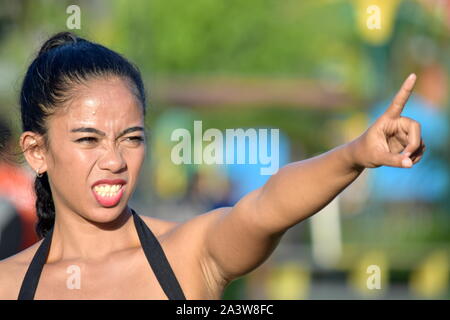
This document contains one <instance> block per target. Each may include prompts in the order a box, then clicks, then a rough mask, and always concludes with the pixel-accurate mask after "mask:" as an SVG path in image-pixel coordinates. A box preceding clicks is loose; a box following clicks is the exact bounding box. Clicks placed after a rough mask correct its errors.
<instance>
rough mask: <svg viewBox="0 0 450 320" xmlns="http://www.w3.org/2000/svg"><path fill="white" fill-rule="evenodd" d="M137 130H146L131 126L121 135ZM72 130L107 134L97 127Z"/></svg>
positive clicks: (74, 130) (101, 134)
mask: <svg viewBox="0 0 450 320" xmlns="http://www.w3.org/2000/svg"><path fill="white" fill-rule="evenodd" d="M135 131H145V130H144V128H143V127H130V128H128V129H125V130H123V131H122V132H121V133H120V134H119V137H121V136H123V135H126V134H128V133H131V132H135ZM70 132H90V133H96V134H98V135H100V136H103V137H104V136H106V133H104V132H103V131H100V130H98V129H95V128H86V127H81V128H76V129H72V130H70Z"/></svg>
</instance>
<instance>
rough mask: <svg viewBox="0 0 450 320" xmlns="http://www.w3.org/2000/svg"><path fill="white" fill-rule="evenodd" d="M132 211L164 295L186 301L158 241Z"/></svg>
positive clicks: (144, 247)
mask: <svg viewBox="0 0 450 320" xmlns="http://www.w3.org/2000/svg"><path fill="white" fill-rule="evenodd" d="M131 211H132V213H133V218H134V224H135V225H136V229H137V233H138V235H139V239H140V241H141V245H142V248H143V250H144V253H145V256H146V257H147V260H148V262H149V264H150V266H151V268H152V270H153V272H154V274H155V276H156V278H157V279H158V281H159V284H160V286H161V288H162V289H163V290H164V293H165V294H166V295H167V297H168V298H169V300H186V297H185V296H184V293H183V290H182V289H181V286H180V284H179V283H178V280H177V278H176V277H175V274H174V273H173V270H172V268H171V266H170V264H169V261H168V260H167V257H166V255H165V254H164V251H163V249H162V247H161V244H160V243H159V242H158V239H157V238H156V237H155V235H154V234H153V233H152V231H151V230H150V228H149V227H148V226H147V225H146V223H145V222H144V221H143V220H142V219H141V218H140V217H139V215H138V214H136V212H135V211H134V210H133V209H131Z"/></svg>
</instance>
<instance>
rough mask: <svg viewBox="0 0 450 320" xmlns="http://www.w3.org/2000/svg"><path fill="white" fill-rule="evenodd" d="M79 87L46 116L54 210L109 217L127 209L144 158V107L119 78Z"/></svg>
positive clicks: (104, 219) (106, 219)
mask: <svg viewBox="0 0 450 320" xmlns="http://www.w3.org/2000/svg"><path fill="white" fill-rule="evenodd" d="M77 89H78V90H76V94H75V95H74V97H73V98H72V99H71V100H70V102H68V105H67V107H66V108H61V109H60V110H58V111H57V112H56V113H55V114H53V115H52V116H50V117H49V118H48V121H47V128H48V138H49V150H48V151H47V154H46V157H45V159H46V168H47V174H48V177H49V182H50V186H51V189H52V195H53V201H54V203H55V209H56V213H57V214H58V212H59V211H61V210H63V211H70V212H74V213H77V214H79V215H82V216H83V217H84V218H86V219H88V220H90V221H94V222H99V223H105V222H110V221H113V220H114V219H116V218H117V217H118V216H119V215H120V214H121V213H122V212H123V210H124V209H125V208H126V205H127V202H128V200H129V198H130V196H131V194H132V193H133V191H134V189H135V187H136V183H137V180H138V176H139V172H140V169H141V166H142V163H143V161H144V158H145V154H146V141H145V134H144V117H143V109H142V105H141V104H140V102H139V100H138V99H137V97H136V96H135V95H134V94H133V92H132V89H131V87H130V85H129V83H128V82H126V81H125V80H123V79H121V78H117V77H112V78H104V79H94V80H90V81H88V82H87V84H86V85H85V86H80V87H79V88H77ZM102 179H106V180H110V181H103V182H101V181H100V180H102ZM114 180H116V181H114ZM96 183H97V185H96V186H95V184H96Z"/></svg>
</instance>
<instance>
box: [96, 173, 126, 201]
mask: <svg viewBox="0 0 450 320" xmlns="http://www.w3.org/2000/svg"><path fill="white" fill-rule="evenodd" d="M126 183H127V182H126V181H125V180H123V179H102V180H98V181H96V182H95V183H94V184H93V185H92V193H93V195H94V197H95V199H96V200H97V202H98V203H99V204H100V205H101V206H103V207H112V206H115V205H116V204H117V203H119V201H120V199H121V198H122V195H123V193H124V189H125V185H126Z"/></svg>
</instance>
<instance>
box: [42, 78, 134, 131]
mask: <svg viewBox="0 0 450 320" xmlns="http://www.w3.org/2000/svg"><path fill="white" fill-rule="evenodd" d="M134 90H135V89H134V88H133V86H132V85H131V84H130V83H129V82H128V81H126V80H124V79H121V78H117V77H111V78H102V79H91V80H89V81H88V82H87V83H86V84H84V85H79V87H77V88H76V90H74V94H73V97H72V98H71V99H70V100H69V101H68V102H67V105H66V106H64V107H63V108H61V109H60V110H58V111H56V112H55V114H54V115H53V116H52V118H53V119H52V120H53V121H52V122H53V123H52V124H51V125H50V126H51V127H53V129H55V130H58V129H62V130H71V129H73V128H74V127H78V126H95V127H97V128H99V129H100V128H102V129H104V130H108V129H122V127H123V126H127V125H130V124H139V123H143V110H142V105H141V103H140V101H139V100H138V98H137V97H136V95H135V93H134Z"/></svg>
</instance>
